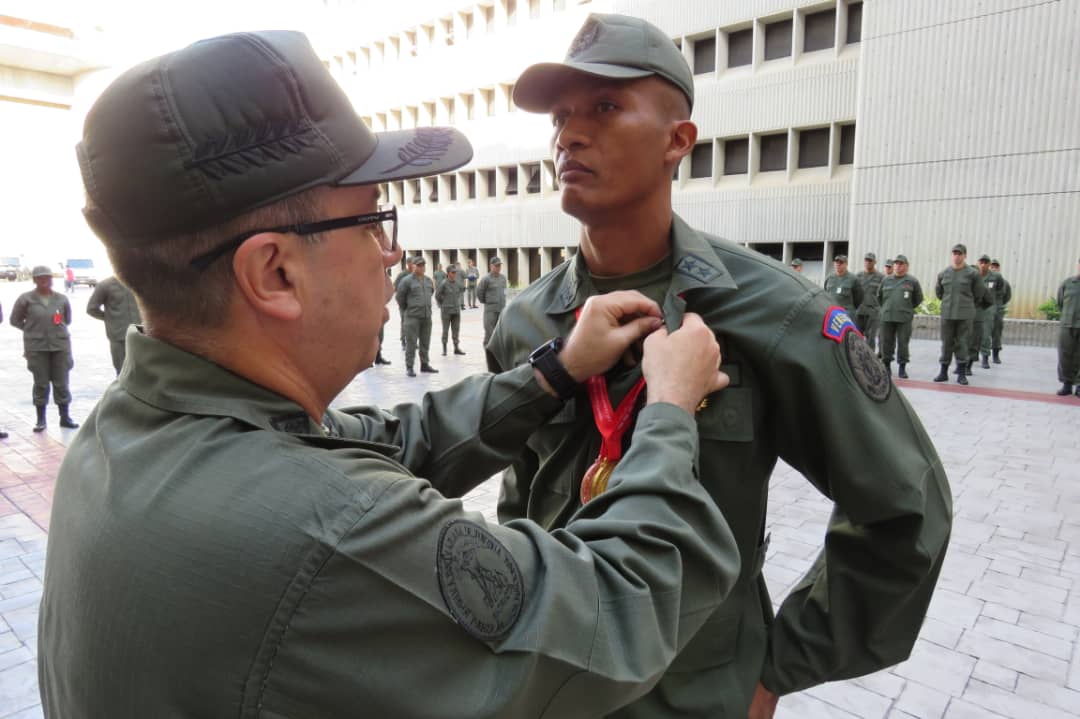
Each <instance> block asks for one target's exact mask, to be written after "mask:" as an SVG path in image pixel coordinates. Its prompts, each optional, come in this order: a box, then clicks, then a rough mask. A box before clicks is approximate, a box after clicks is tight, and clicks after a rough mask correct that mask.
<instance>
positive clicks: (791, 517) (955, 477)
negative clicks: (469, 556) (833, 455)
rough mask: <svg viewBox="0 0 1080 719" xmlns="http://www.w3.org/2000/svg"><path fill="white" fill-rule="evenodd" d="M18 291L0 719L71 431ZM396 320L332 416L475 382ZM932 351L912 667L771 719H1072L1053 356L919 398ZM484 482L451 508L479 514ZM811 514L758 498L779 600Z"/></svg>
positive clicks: (2, 526) (1070, 451)
mask: <svg viewBox="0 0 1080 719" xmlns="http://www.w3.org/2000/svg"><path fill="white" fill-rule="evenodd" d="M27 289H30V284H29V283H2V282H0V302H2V303H3V308H4V312H5V316H4V320H5V325H4V327H3V328H2V329H0V338H2V339H0V387H3V390H4V391H3V393H2V394H0V427H3V428H5V429H7V431H8V432H10V433H11V437H10V438H9V439H7V440H2V441H0V718H5V719H7V718H12V717H17V718H18V719H31V718H37V717H41V708H40V705H39V702H38V693H37V673H36V668H35V654H36V635H37V607H38V603H39V601H40V597H41V578H42V576H43V569H44V564H45V543H46V535H47V532H48V528H49V510H50V507H51V503H52V492H53V483H54V480H55V477H56V471H57V468H58V467H59V465H60V462H61V460H62V459H63V455H64V449H65V445H66V443H67V442H69V441H70V440H71V438H72V437H73V436H74V431H71V430H61V429H60V428H59V427H58V426H57V419H56V414H55V408H53V407H50V415H49V423H50V426H49V429H48V430H47V431H46V432H45V433H43V434H34V433H32V432H31V431H30V428H31V425H32V424H33V421H32V420H33V416H34V411H33V407H32V406H31V403H30V375H29V373H28V372H27V371H26V369H25V365H24V363H23V360H22V358H21V353H22V341H21V337H20V336H19V333H18V332H17V331H16V330H15V329H13V328H12V327H10V325H8V324H6V320H7V313H8V312H9V311H10V309H11V306H12V303H13V301H14V299H15V297H16V296H17V295H18V293H20V292H23V291H25V290H27ZM89 292H90V291H89V290H88V289H86V288H80V289H78V290H77V291H76V292H75V294H74V295H72V296H71V301H72V309H73V310H74V316H75V322H74V324H73V326H72V334H73V338H74V339H73V344H74V351H75V363H76V366H75V369H74V370H73V372H72V390H73V393H74V396H75V400H74V404H73V407H72V414H73V415H74V416H75V418H76V420H81V419H82V418H83V417H85V415H86V414H87V412H89V410H90V408H91V407H92V406H93V404H94V402H95V401H96V398H97V397H98V396H99V395H100V393H101V392H102V390H103V388H104V387H105V386H106V385H107V384H108V382H110V381H111V380H112V378H113V370H112V366H111V364H110V361H109V352H108V344H107V342H106V341H105V336H104V329H103V327H102V325H101V323H99V322H97V321H96V320H93V319H91V318H90V317H88V316H87V315H86V314H85V311H84V308H85V304H86V300H87V298H88V297H89ZM397 326H398V325H397V316H396V313H395V314H394V315H393V316H392V318H391V321H390V323H389V324H388V325H387V347H388V348H390V351H389V352H388V354H387V356H388V358H389V359H390V360H391V361H392V362H393V365H391V366H389V367H379V368H374V369H371V370H368V371H367V372H364V373H363V374H361V375H360V376H358V377H357V378H356V380H355V381H354V382H353V383H352V384H351V385H350V386H349V387H348V388H347V389H346V390H345V391H344V392H343V393H342V395H341V397H340V398H339V399H338V401H337V403H336V404H355V403H377V404H380V405H384V406H388V405H392V404H395V403H397V402H403V401H409V400H413V399H416V398H418V397H419V396H420V394H421V393H422V392H423V391H424V390H427V389H436V388H439V387H442V386H445V385H447V384H449V383H451V382H453V381H455V380H457V379H460V378H461V377H464V376H465V375H467V374H470V373H473V372H476V371H480V370H482V369H483V353H482V351H481V347H480V344H481V338H482V335H483V330H482V327H481V323H480V312H479V310H471V311H466V312H465V314H464V319H463V322H462V334H463V347H464V349H465V350H466V351H467V352H468V354H467V355H466V356H465V357H448V358H443V357H441V356H440V354H439V352H440V351H441V349H440V348H438V334H437V333H438V330H439V327H438V321H436V332H435V333H434V334H435V335H436V336H435V337H434V338H433V345H435V347H434V348H433V349H435V350H436V351H435V353H434V354H433V357H432V363H433V364H434V365H435V366H436V367H438V368H439V369H440V370H441V372H440V374H438V375H421V376H420V377H418V378H416V379H408V378H406V377H405V370H404V364H403V362H402V353H401V352H400V350H398V349H397V343H396V332H397ZM936 353H937V347H936V344H935V343H932V342H928V341H914V342H913V354H914V357H913V363H912V365H911V366H910V367H909V371H910V372H911V374H912V377H913V378H915V379H913V380H911V381H908V382H902V384H901V386H902V387H903V391H904V393H905V395H906V396H907V398H908V400H909V401H910V402H911V404H912V405H913V406H914V407H915V408H916V410H917V411H918V412H919V414H920V416H921V417H922V420H923V422H924V423H925V425H926V427H927V430H928V431H929V433H930V436H931V437H932V438H933V440H934V442H935V444H936V445H937V448H938V452H939V453H940V455H941V458H942V460H943V461H944V463H945V466H946V469H947V471H948V476H949V479H950V481H951V483H952V489H953V494H954V507H955V511H956V522H955V527H954V531H953V539H952V544H951V546H950V548H949V554H948V558H947V560H946V563H945V568H944V571H943V573H942V576H941V581H940V583H939V585H938V589H937V593H936V594H935V597H934V600H933V603H932V604H931V607H930V612H929V616H928V617H927V620H926V623H925V624H924V626H923V630H922V633H921V636H920V638H919V640H918V642H917V644H916V647H915V651H914V654H913V656H912V658H911V659H910V660H909V661H907V662H905V663H904V664H901V665H899V666H897V667H895V668H893V669H891V670H888V671H884V672H880V673H878V674H875V675H872V676H869V677H865V678H862V679H856V680H851V681H845V682H837V683H835V684H830V685H827V686H823V687H818V688H815V689H813V690H810V691H807V692H803V693H800V694H796V695H792V696H787V697H784V698H783V699H782V700H781V702H780V707H779V710H778V712H777V716H778V717H781V718H783V719H804V718H808V717H838V718H839V717H845V718H847V717H864V718H868V719H869V718H878V717H889V718H908V717H950V718H955V719H967V718H974V717H979V718H986V717H990V718H994V717H1014V718H1018V719H1019V718H1023V719H1028V718H1038V719H1042V718H1044V717H1046V718H1051V719H1053V718H1056V717H1080V641H1078V630H1080V399H1076V398H1070V399H1059V398H1057V397H1054V396H1053V395H1052V393H1053V391H1054V390H1055V389H1056V387H1057V386H1058V385H1057V382H1056V373H1055V367H1056V355H1055V353H1054V351H1053V350H1051V349H1045V348H1019V347H1017V348H1014V347H1006V348H1005V350H1004V352H1003V353H1002V359H1003V360H1004V364H1003V365H1000V366H996V367H995V368H994V369H992V370H988V371H987V370H978V369H976V372H975V376H974V377H973V378H972V384H971V386H970V387H969V388H960V387H957V386H956V385H955V384H952V383H950V384H949V385H945V386H943V385H935V384H933V383H931V382H929V381H928V380H929V379H930V378H931V377H932V376H933V375H934V374H935V373H936V371H937V364H936ZM497 495H498V484H497V480H490V481H488V482H486V483H484V484H483V485H481V486H480V487H478V488H477V489H476V490H474V491H473V492H472V493H471V494H470V495H469V496H468V497H467V498H466V499H465V504H466V505H467V506H468V507H470V508H472V509H475V510H477V511H479V512H482V513H483V514H484V515H485V516H487V517H489V518H493V517H494V509H495V501H496V498H497ZM828 513H829V504H828V503H827V502H825V501H824V500H823V499H822V498H821V497H820V496H819V495H818V494H817V492H816V490H814V489H813V488H812V487H811V486H810V484H809V483H807V482H805V481H803V480H802V479H801V477H800V476H799V475H798V474H797V473H795V472H794V471H792V470H791V469H790V468H788V467H785V466H781V467H779V468H778V469H777V471H776V472H775V474H774V475H773V479H772V483H771V506H770V510H769V516H768V524H769V531H770V532H771V533H772V542H771V545H770V550H769V557H768V561H767V563H766V565H765V575H766V578H767V580H768V583H769V588H770V590H771V591H772V593H773V596H774V597H777V598H779V597H783V596H784V594H785V593H786V590H787V589H788V588H789V587H791V586H792V585H793V584H794V583H795V582H797V581H798V579H799V577H800V576H801V575H802V573H803V572H804V571H805V570H806V569H807V568H808V567H809V566H810V564H811V562H812V560H813V558H814V556H815V555H816V553H817V551H818V549H819V547H820V544H821V539H822V536H823V534H822V533H823V531H824V526H825V521H826V519H827V517H828Z"/></svg>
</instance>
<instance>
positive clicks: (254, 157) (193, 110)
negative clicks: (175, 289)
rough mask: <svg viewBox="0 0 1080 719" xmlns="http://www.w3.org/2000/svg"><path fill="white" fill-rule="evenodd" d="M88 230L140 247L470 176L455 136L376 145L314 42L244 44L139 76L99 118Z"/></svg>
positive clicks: (421, 134) (225, 43)
mask: <svg viewBox="0 0 1080 719" xmlns="http://www.w3.org/2000/svg"><path fill="white" fill-rule="evenodd" d="M77 151H78V157H79V166H80V168H81V170H82V177H83V182H84V184H85V185H86V192H87V195H88V197H89V201H88V202H87V208H86V209H85V210H84V214H85V216H86V219H87V222H88V223H89V224H90V227H91V228H92V229H93V230H94V231H95V232H96V233H97V234H98V236H100V237H101V238H102V240H104V241H105V243H106V244H107V245H119V246H128V247H132V246H139V245H145V244H149V243H153V242H155V241H158V240H161V239H163V238H167V237H171V236H175V235H178V234H183V233H188V232H194V231H197V230H200V229H205V228H207V227H211V226H213V225H216V224H219V223H221V222H224V221H226V220H229V219H231V218H233V217H236V216H238V215H241V214H243V213H245V212H248V211H250V210H254V209H256V208H258V207H262V206H264V205H268V204H271V203H273V202H276V201H278V200H281V199H284V198H286V197H289V196H291V195H295V194H298V193H300V192H303V191H304V190H308V189H310V188H313V187H317V186H320V185H367V184H375V183H381V182H387V181H390V180H399V179H408V178H413V177H420V176H424V175H435V174H439V173H441V172H447V171H449V170H453V169H455V168H457V167H460V166H461V165H464V164H465V163H466V162H468V161H469V160H470V159H471V158H472V147H471V146H470V145H469V141H468V140H467V139H465V136H464V135H462V134H461V133H460V132H458V131H457V130H453V129H451V128H444V127H423V128H416V129H411V130H401V131H398V132H386V133H380V134H378V135H376V134H374V133H372V132H371V130H369V129H368V128H367V126H366V125H364V123H363V121H362V120H361V119H360V117H359V116H358V115H357V114H356V111H355V110H354V109H353V106H352V104H351V103H350V102H349V99H348V97H346V95H345V93H344V92H343V91H342V89H341V88H340V87H339V86H338V84H337V83H336V82H335V81H334V79H333V78H332V77H331V76H330V73H329V72H328V71H327V70H326V68H325V67H324V66H323V65H322V62H321V61H320V60H319V57H318V56H317V55H316V54H315V51H314V50H313V49H312V47H311V44H310V43H309V42H308V39H307V37H306V36H305V35H303V34H302V33H299V32H292V31H267V32H253V33H238V34H235V35H222V36H220V37H215V38H210V39H208V40H202V41H200V42H197V43H195V44H193V45H189V46H188V47H186V48H184V49H182V50H177V51H176V52H172V53H169V54H167V55H162V56H161V57H158V58H154V59H153V60H148V61H146V62H143V63H141V64H139V65H136V66H135V67H133V68H131V69H130V70H128V71H127V72H125V73H124V74H122V75H121V76H120V77H119V78H117V79H116V80H115V81H114V82H113V83H112V84H111V85H109V86H108V87H107V88H106V89H105V92H103V93H102V94H101V97H99V98H98V100H97V101H96V102H95V103H94V105H93V107H91V108H90V112H89V113H88V114H87V116H86V122H85V124H84V126H83V139H82V142H80V143H79V145H78V148H77Z"/></svg>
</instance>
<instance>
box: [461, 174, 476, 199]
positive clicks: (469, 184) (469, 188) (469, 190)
mask: <svg viewBox="0 0 1080 719" xmlns="http://www.w3.org/2000/svg"><path fill="white" fill-rule="evenodd" d="M461 179H462V181H463V182H464V183H465V196H466V197H467V198H469V199H470V200H475V199H476V173H475V172H463V173H461Z"/></svg>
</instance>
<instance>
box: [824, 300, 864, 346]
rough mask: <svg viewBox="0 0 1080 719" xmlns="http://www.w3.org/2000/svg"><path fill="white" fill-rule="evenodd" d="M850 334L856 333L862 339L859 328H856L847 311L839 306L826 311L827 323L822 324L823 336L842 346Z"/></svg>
mask: <svg viewBox="0 0 1080 719" xmlns="http://www.w3.org/2000/svg"><path fill="white" fill-rule="evenodd" d="M848 332H854V333H855V334H857V335H859V336H860V337H862V333H861V332H859V328H858V327H856V326H855V323H854V322H852V321H851V317H849V316H848V313H847V310H845V309H844V308H843V307H840V306H839V305H833V306H832V307H830V308H829V309H828V310H826V312H825V321H824V322H822V323H821V334H823V335H825V337H827V338H829V339H831V340H832V341H833V342H835V343H837V344H840V343H842V342H843V341H844V336H845V335H847V333H848Z"/></svg>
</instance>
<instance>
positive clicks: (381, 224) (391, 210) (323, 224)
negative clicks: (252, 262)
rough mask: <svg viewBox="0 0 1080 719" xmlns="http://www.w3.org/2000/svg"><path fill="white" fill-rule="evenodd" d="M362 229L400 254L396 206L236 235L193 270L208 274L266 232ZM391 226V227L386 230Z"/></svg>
mask: <svg viewBox="0 0 1080 719" xmlns="http://www.w3.org/2000/svg"><path fill="white" fill-rule="evenodd" d="M361 225H375V230H374V231H373V232H372V234H374V235H375V239H376V240H378V242H379V247H380V248H381V249H382V251H383V253H385V254H388V255H389V254H393V253H395V252H397V251H398V241H397V207H395V206H394V205H379V209H378V211H377V212H367V213H365V214H363V215H349V216H348V217H339V218H337V219H334V220H320V221H318V222H302V223H299V224H296V225H284V226H282V227H268V228H265V229H261V230H249V231H247V232H245V233H243V234H241V235H237V236H236V237H234V238H232V239H231V240H229V241H228V242H225V243H222V244H221V245H218V246H217V247H215V248H214V249H212V250H210V251H209V252H204V253H203V254H201V255H199V256H197V257H196V258H195V259H193V260H192V261H191V266H192V267H194V268H195V269H197V270H200V271H201V270H205V269H206V268H207V267H209V266H210V265H212V264H213V263H214V261H215V260H217V259H218V258H220V257H222V256H224V255H226V254H228V253H230V252H232V251H233V250H235V249H236V248H237V247H239V246H240V245H242V244H243V243H244V242H245V241H246V240H248V239H250V238H252V237H254V236H255V235H259V234H262V233H263V232H276V233H280V234H294V235H315V234H318V233H320V232H330V231H331V230H341V229H344V228H346V227H359V226H361ZM387 225H389V227H387Z"/></svg>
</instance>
